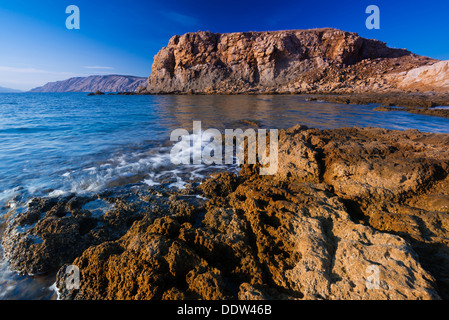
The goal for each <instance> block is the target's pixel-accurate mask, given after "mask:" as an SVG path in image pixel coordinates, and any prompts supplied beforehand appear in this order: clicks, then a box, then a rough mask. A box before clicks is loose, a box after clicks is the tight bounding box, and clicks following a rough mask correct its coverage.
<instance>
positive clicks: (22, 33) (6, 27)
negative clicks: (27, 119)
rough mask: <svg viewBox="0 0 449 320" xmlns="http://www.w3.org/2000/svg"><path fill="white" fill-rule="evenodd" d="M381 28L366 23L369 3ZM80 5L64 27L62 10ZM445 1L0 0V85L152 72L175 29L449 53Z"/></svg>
mask: <svg viewBox="0 0 449 320" xmlns="http://www.w3.org/2000/svg"><path fill="white" fill-rule="evenodd" d="M371 4H374V5H377V6H378V7H379V8H380V19H381V22H380V23H381V24H380V27H381V28H380V30H368V29H367V28H366V27H365V20H366V18H367V17H368V15H367V14H366V13H365V9H366V7H367V6H368V5H371ZM69 5H77V6H78V7H79V9H80V14H81V15H80V20H81V21H80V23H81V28H80V30H68V29H67V28H66V26H65V21H66V19H67V17H68V14H66V13H65V9H66V7H67V6H69ZM448 15H449V1H447V0H427V1H425V2H422V1H419V2H418V1H401V0H398V1H391V0H390V1H384V0H357V1H354V0H353V1H335V0H332V1H328V0H322V1H310V0H308V1H301V0H295V1H284V0H277V1H273V0H271V1H263V0H261V1H244V0H240V1H236V0H228V1H214V0H208V1H204V0H201V1H179V0H164V1H150V0H147V1H143V0H134V1H131V0H128V1H125V0H111V1H102V0H90V1H86V0H70V1H65V0H53V1H50V0H40V1H35V0H0V86H3V87H9V88H18V89H22V90H28V89H31V88H33V87H36V86H39V85H43V84H45V83H46V82H49V81H56V80H64V79H67V78H70V77H73V76H87V75H91V74H129V75H136V76H145V77H146V76H149V74H150V73H151V64H152V62H153V57H154V55H155V54H156V53H157V52H158V50H159V49H160V48H161V47H163V46H165V45H166V44H167V43H168V40H169V39H170V37H171V36H172V35H174V34H184V33H186V32H195V31H198V30H208V31H212V32H237V31H265V30H286V29H309V28H321V27H334V28H338V29H342V30H346V31H352V32H357V33H359V34H360V35H361V36H363V37H366V38H374V39H379V40H381V41H384V42H387V44H388V45H389V46H391V47H396V48H407V49H408V50H410V51H412V52H415V53H417V54H421V55H426V56H430V57H432V58H437V59H444V60H446V59H449V23H448V22H447V21H448V20H447V16H448Z"/></svg>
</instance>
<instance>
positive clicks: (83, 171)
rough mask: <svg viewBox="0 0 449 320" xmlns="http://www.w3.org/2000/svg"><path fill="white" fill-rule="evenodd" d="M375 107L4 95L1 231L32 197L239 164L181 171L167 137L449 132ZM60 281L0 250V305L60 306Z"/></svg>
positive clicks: (199, 174)
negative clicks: (198, 129) (230, 132)
mask: <svg viewBox="0 0 449 320" xmlns="http://www.w3.org/2000/svg"><path fill="white" fill-rule="evenodd" d="M377 106H378V105H377V104H369V105H349V104H344V105H343V104H335V103H328V102H324V101H309V99H308V97H307V96H302V95H126V96H124V95H104V96H87V95H86V93H0V233H1V232H2V230H4V227H5V224H6V223H7V221H8V219H10V218H13V217H14V215H16V214H20V212H23V211H24V210H26V204H27V203H28V202H29V201H30V200H31V199H33V198H34V197H58V196H63V195H69V194H80V195H81V194H83V195H85V194H91V193H98V192H101V191H105V190H108V189H112V188H120V187H123V188H126V187H128V186H140V187H145V186H153V185H158V184H162V183H164V182H167V181H168V182H169V184H168V187H170V188H178V189H180V188H183V186H184V185H185V184H186V183H188V182H189V181H190V180H192V179H198V178H204V177H207V176H208V175H209V174H210V173H211V172H212V171H213V170H222V169H226V170H231V169H233V168H232V165H231V166H229V165H213V166H208V165H188V164H186V165H181V166H180V165H174V164H173V163H172V162H171V161H170V150H171V148H172V146H173V144H174V142H173V141H170V135H171V133H172V132H173V130H175V129H185V130H187V131H189V132H192V130H193V128H192V126H193V121H201V126H202V129H203V130H206V129H209V128H215V129H218V130H220V131H222V132H224V129H237V128H241V129H245V128H247V127H248V126H249V125H250V126H251V125H257V126H258V127H259V128H265V129H282V128H289V127H292V126H294V125H296V124H302V125H306V126H308V127H311V128H318V129H333V128H341V127H353V126H357V127H382V128H386V129H395V130H406V129H417V130H419V131H422V132H439V133H449V119H446V118H440V117H435V116H428V115H420V114H412V113H407V112H405V111H401V110H398V111H390V112H379V111H374V110H373V109H374V108H376V107H377ZM54 282H55V275H54V274H53V275H33V276H25V275H19V274H17V273H16V272H15V271H13V270H11V269H10V268H9V266H8V263H7V261H6V260H5V259H4V258H3V251H2V249H1V247H0V299H29V300H30V299H46V300H49V299H56V298H57V294H56V292H55V290H54Z"/></svg>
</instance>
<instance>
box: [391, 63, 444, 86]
mask: <svg viewBox="0 0 449 320" xmlns="http://www.w3.org/2000/svg"><path fill="white" fill-rule="evenodd" d="M392 77H393V78H394V79H395V81H396V83H397V86H398V88H400V89H404V90H418V91H435V92H440V93H449V61H440V62H437V63H435V64H433V65H430V66H423V67H420V68H416V69H413V70H410V71H408V72H402V73H400V74H397V75H393V76H392Z"/></svg>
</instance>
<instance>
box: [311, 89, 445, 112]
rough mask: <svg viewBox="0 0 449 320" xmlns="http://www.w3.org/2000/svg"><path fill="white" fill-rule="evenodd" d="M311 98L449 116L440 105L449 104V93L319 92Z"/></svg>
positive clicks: (381, 108) (388, 109) (377, 109)
mask: <svg viewBox="0 0 449 320" xmlns="http://www.w3.org/2000/svg"><path fill="white" fill-rule="evenodd" d="M310 100H312V101H316V100H322V101H327V102H335V103H343V104H363V105H366V104H370V103H375V104H379V105H380V106H379V107H377V108H376V109H374V110H376V111H407V112H410V113H419V114H425V115H429V116H437V117H444V118H449V109H438V107H441V106H444V107H447V106H449V94H444V93H433V92H427V93H417V92H400V91H399V92H387V93H352V94H338V95H337V94H317V95H312V96H311V98H310Z"/></svg>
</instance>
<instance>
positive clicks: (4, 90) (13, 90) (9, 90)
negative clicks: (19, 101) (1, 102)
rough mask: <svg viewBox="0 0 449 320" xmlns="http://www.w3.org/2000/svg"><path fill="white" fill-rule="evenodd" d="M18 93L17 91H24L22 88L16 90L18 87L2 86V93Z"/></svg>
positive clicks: (0, 89) (0, 88)
mask: <svg viewBox="0 0 449 320" xmlns="http://www.w3.org/2000/svg"><path fill="white" fill-rule="evenodd" d="M5 92H6V93H17V92H22V91H20V90H16V89H10V88H4V87H0V93H5Z"/></svg>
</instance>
